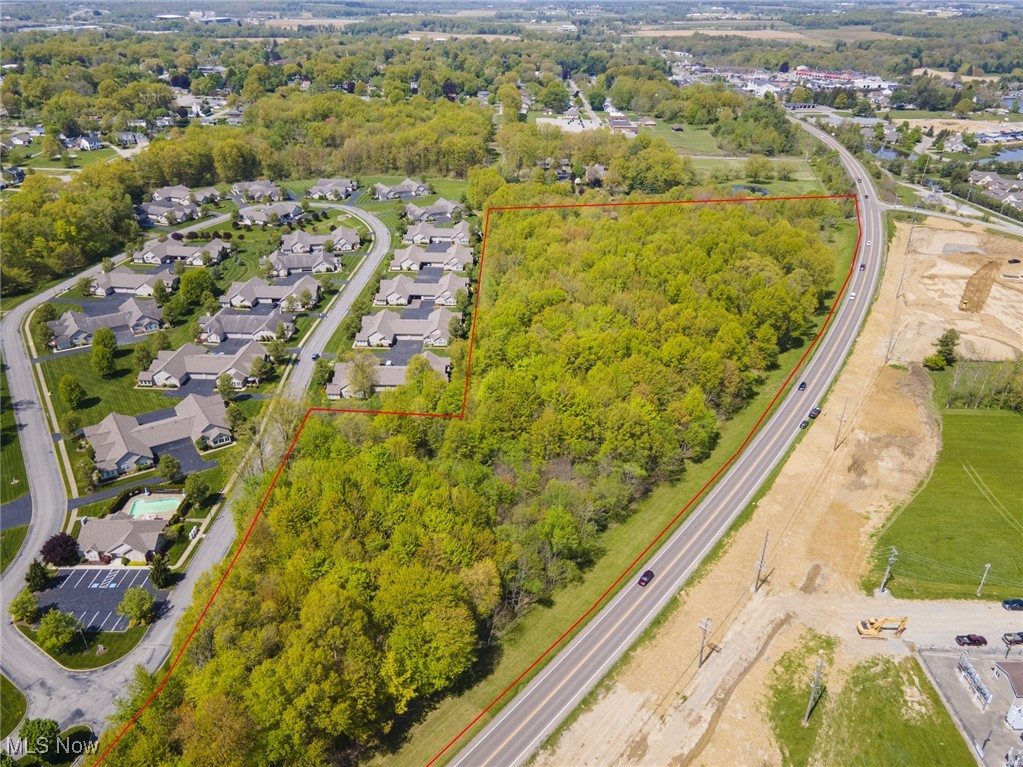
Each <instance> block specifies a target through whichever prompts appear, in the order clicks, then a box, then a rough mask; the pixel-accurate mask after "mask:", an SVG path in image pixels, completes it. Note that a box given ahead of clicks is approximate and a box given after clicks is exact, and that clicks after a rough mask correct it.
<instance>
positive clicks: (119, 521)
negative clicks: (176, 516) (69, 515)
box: [78, 511, 167, 563]
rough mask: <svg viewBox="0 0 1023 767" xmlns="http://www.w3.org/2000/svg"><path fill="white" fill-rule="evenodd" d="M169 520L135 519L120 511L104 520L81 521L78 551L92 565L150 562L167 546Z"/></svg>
mask: <svg viewBox="0 0 1023 767" xmlns="http://www.w3.org/2000/svg"><path fill="white" fill-rule="evenodd" d="M166 526H167V520H166V519H135V518H133V517H132V516H131V515H130V514H126V513H124V512H123V511H118V512H116V513H114V514H111V515H110V516H108V517H104V518H103V519H96V518H93V517H83V518H82V529H81V530H80V531H79V533H78V548H79V549H81V551H82V556H84V557H85V558H86V559H87V560H89V561H90V562H108V563H109V562H112V561H113V560H115V559H122V558H127V559H128V560H130V561H132V562H143V561H145V562H148V561H150V560H151V559H152V558H153V555H154V554H157V553H159V552H160V550H161V549H162V548H163V547H164V546H165V545H166V540H165V539H164V536H163V529H164V528H165V527H166Z"/></svg>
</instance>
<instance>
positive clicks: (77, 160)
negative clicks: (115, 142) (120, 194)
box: [25, 147, 118, 170]
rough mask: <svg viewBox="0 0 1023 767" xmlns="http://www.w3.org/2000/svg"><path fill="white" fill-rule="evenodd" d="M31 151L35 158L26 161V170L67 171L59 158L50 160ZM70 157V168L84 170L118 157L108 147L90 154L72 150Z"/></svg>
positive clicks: (40, 153) (39, 153) (36, 150)
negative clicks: (87, 166)
mask: <svg viewBox="0 0 1023 767" xmlns="http://www.w3.org/2000/svg"><path fill="white" fill-rule="evenodd" d="M33 151H34V152H35V156H34V157H33V158H32V159H30V160H29V161H28V163H27V164H26V165H25V167H27V168H56V169H58V170H66V169H67V166H65V165H64V162H63V161H62V160H61V159H60V158H59V157H57V158H52V159H51V158H48V157H43V156H42V152H40V151H39V150H38V149H35V147H33ZM72 155H73V156H72V157H71V167H72V168H84V167H85V166H86V165H93V164H95V163H97V162H106V161H107V160H112V159H113V158H115V157H117V156H118V155H117V152H115V151H114V150H113V149H112V148H110V147H104V148H103V149H96V150H94V151H92V152H83V151H81V150H74V151H73V152H72Z"/></svg>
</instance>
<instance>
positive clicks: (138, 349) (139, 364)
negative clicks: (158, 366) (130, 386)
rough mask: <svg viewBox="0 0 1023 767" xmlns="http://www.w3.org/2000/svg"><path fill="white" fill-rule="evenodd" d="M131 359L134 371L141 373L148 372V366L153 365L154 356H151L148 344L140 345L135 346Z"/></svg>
mask: <svg viewBox="0 0 1023 767" xmlns="http://www.w3.org/2000/svg"><path fill="white" fill-rule="evenodd" d="M131 358H132V363H134V365H135V369H136V370H137V371H139V372H140V373H141V372H142V371H143V370H149V366H150V365H152V364H153V360H154V359H156V355H154V354H153V349H152V347H150V345H149V344H147V343H140V344H135V350H134V351H133V352H132V354H131Z"/></svg>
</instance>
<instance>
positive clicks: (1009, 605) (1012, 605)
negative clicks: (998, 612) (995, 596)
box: [1002, 599, 1023, 610]
mask: <svg viewBox="0 0 1023 767" xmlns="http://www.w3.org/2000/svg"><path fill="white" fill-rule="evenodd" d="M1002 607H1004V608H1005V609H1006V610H1023V599H1006V600H1005V601H1004V602H1002Z"/></svg>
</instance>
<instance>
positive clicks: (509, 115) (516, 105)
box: [497, 83, 522, 122]
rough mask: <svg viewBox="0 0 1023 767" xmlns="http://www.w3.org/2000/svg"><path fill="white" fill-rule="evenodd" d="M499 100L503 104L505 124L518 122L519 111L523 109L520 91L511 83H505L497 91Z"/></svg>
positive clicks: (502, 111) (502, 112)
mask: <svg viewBox="0 0 1023 767" xmlns="http://www.w3.org/2000/svg"><path fill="white" fill-rule="evenodd" d="M497 100H498V102H500V104H501V114H502V119H503V120H504V121H505V122H518V119H519V110H521V109H522V97H521V96H520V95H519V89H518V88H516V87H515V86H514V85H512V84H511V83H505V84H504V85H502V86H501V87H500V88H498V89H497Z"/></svg>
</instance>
